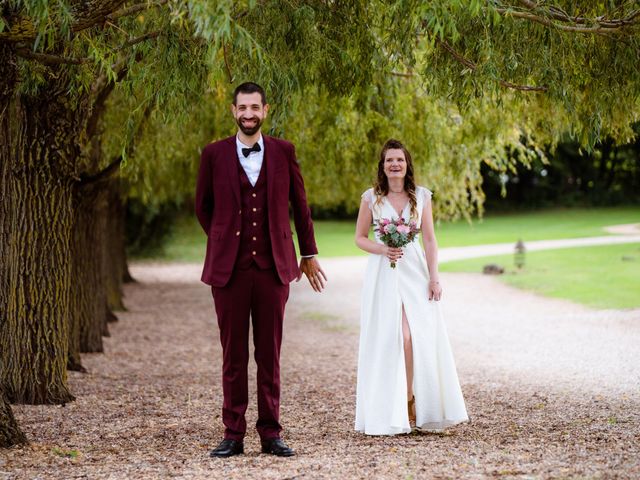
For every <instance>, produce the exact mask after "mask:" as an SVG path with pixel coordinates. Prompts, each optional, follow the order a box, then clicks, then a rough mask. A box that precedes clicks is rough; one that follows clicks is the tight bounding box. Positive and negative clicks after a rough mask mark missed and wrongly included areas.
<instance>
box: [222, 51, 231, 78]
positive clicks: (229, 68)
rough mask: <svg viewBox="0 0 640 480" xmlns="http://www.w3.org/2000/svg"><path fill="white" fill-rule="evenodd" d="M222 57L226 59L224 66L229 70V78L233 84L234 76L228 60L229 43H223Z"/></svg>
mask: <svg viewBox="0 0 640 480" xmlns="http://www.w3.org/2000/svg"><path fill="white" fill-rule="evenodd" d="M222 57H223V58H224V66H225V69H226V70H227V76H228V77H229V83H233V74H232V73H231V67H230V66H229V60H228V59H227V42H225V41H223V42H222Z"/></svg>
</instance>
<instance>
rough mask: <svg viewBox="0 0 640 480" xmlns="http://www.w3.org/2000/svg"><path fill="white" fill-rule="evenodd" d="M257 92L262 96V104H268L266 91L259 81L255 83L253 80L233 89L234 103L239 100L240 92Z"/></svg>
mask: <svg viewBox="0 0 640 480" xmlns="http://www.w3.org/2000/svg"><path fill="white" fill-rule="evenodd" d="M256 92H258V93H259V94H260V96H261V97H262V105H266V104H267V95H266V94H265V93H264V88H262V87H261V86H260V85H258V84H257V83H253V82H245V83H241V84H240V85H238V86H237V87H236V89H235V90H234V91H233V104H234V105H236V102H237V101H238V94H239V93H256Z"/></svg>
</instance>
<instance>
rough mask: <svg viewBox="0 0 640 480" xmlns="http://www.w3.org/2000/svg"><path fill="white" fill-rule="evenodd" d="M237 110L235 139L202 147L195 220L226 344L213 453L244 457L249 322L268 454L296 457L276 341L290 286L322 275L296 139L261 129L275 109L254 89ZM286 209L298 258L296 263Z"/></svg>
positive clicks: (318, 280)
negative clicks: (283, 416) (203, 237)
mask: <svg viewBox="0 0 640 480" xmlns="http://www.w3.org/2000/svg"><path fill="white" fill-rule="evenodd" d="M231 109H232V112H233V115H234V117H235V119H236V123H237V124H238V133H237V134H236V135H234V136H232V137H229V138H226V139H224V140H220V141H218V142H214V143H211V144H209V145H207V146H206V147H205V148H204V150H203V151H202V157H201V161H200V171H199V173H198V182H197V186H196V205H195V208H196V215H197V217H198V220H199V221H200V225H202V228H203V229H204V231H205V233H206V234H207V252H206V257H205V262H204V270H203V272H202V281H203V282H204V283H206V284H208V285H211V292H212V294H213V299H214V304H215V309H216V314H217V317H218V326H219V327H220V341H221V343H222V352H223V362H222V370H223V372H222V388H223V393H224V404H223V406H222V421H223V423H224V426H225V432H224V439H223V440H222V442H221V443H220V445H219V446H218V447H217V448H216V449H214V450H213V451H212V452H211V456H213V457H230V456H232V455H237V454H240V453H243V452H244V444H243V439H244V435H245V433H246V428H247V424H246V420H245V411H246V409H247V404H248V388H247V383H248V380H247V365H248V362H249V345H248V343H249V318H251V322H252V325H253V342H254V346H255V360H256V364H257V366H258V369H257V380H258V422H257V424H256V427H257V430H258V434H259V435H260V440H261V444H262V453H270V454H273V455H278V456H285V457H288V456H292V455H294V452H293V450H291V449H290V448H289V447H287V445H286V444H285V443H284V442H283V441H282V439H281V438H280V432H281V430H282V427H281V426H280V423H279V417H280V345H281V342H282V322H283V318H284V307H285V303H286V301H287V299H288V297H289V283H290V282H291V281H292V280H293V279H296V280H300V278H301V276H302V273H304V274H305V275H306V276H307V278H308V279H309V282H310V283H311V286H312V287H313V289H314V290H316V291H317V292H320V291H322V289H323V288H324V284H325V282H326V276H325V274H324V272H323V271H322V269H321V268H320V265H319V264H318V261H317V259H316V258H315V255H316V254H317V253H318V251H317V248H316V243H315V238H314V234H313V224H312V222H311V215H310V212H309V207H308V206H307V199H306V195H305V191H304V182H303V180H302V176H301V174H300V167H299V166H298V163H297V161H296V156H295V150H294V147H293V145H292V144H291V143H289V142H286V141H284V140H280V139H277V138H273V137H268V136H266V135H262V134H261V133H260V127H261V125H262V122H263V120H264V119H265V118H266V116H267V112H268V110H269V105H268V104H267V103H266V99H265V92H264V90H263V89H262V87H260V86H259V85H257V84H255V83H243V84H242V85H239V86H238V87H237V88H236V90H235V92H234V95H233V105H232V108H231ZM289 203H291V206H292V209H293V217H294V222H295V227H296V232H297V235H298V245H299V247H300V255H301V257H302V259H301V261H300V266H299V267H298V263H297V261H296V253H295V249H294V246H293V239H292V232H291V226H290V223H289Z"/></svg>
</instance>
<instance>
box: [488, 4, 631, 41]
mask: <svg viewBox="0 0 640 480" xmlns="http://www.w3.org/2000/svg"><path fill="white" fill-rule="evenodd" d="M519 3H520V4H521V5H522V6H523V7H524V8H525V9H527V11H526V12H522V11H519V10H513V9H512V8H505V7H497V8H496V11H497V12H498V13H499V14H501V15H504V16H510V17H514V18H522V19H525V20H528V21H531V22H535V23H539V24H541V25H545V26H547V27H553V28H557V29H558V30H561V31H564V32H573V33H583V34H595V35H607V34H611V33H623V32H624V31H623V29H625V28H626V27H632V26H634V25H638V24H640V10H633V11H632V12H631V13H630V14H629V15H627V16H626V17H624V18H617V19H611V20H606V17H605V16H600V17H596V18H591V19H590V18H586V17H572V16H570V15H568V14H567V13H566V12H564V11H562V10H561V9H559V8H557V7H549V9H548V10H547V11H546V12H544V13H545V14H546V15H547V16H543V15H538V14H536V13H533V12H535V11H538V10H540V9H541V8H542V7H540V6H539V5H538V4H537V3H536V2H534V1H532V0H519ZM554 20H557V22H556V21H554ZM558 22H561V23H558ZM567 23H570V24H572V25H566V24H567ZM589 25H592V26H589Z"/></svg>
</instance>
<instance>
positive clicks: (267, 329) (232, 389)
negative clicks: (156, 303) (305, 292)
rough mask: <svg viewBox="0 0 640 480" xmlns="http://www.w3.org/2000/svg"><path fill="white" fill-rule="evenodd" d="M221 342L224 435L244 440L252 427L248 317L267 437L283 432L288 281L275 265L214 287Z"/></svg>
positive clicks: (262, 434) (261, 426)
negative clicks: (249, 422) (282, 367)
mask: <svg viewBox="0 0 640 480" xmlns="http://www.w3.org/2000/svg"><path fill="white" fill-rule="evenodd" d="M211 291H212V294H213V300H214V304H215V307H216V314H217V316H218V326H219V327H220V342H221V343H222V355H223V358H222V391H223V395H224V402H223V405H222V422H223V423H224V426H225V431H224V438H228V439H232V440H242V439H243V438H244V435H245V433H246V431H247V422H246V420H245V412H246V410H247V404H248V402H249V392H248V378H247V366H248V363H249V318H251V323H252V326H253V345H254V347H255V360H256V364H257V366H258V368H257V380H258V382H257V383H258V422H257V423H256V428H257V430H258V434H259V435H260V438H261V439H263V440H265V439H269V438H276V437H279V436H280V431H281V430H282V427H281V426H280V421H279V420H280V345H281V344H282V323H283V319H284V307H285V304H286V302H287V299H288V298H289V285H283V284H282V283H281V282H280V280H279V278H278V274H277V273H276V271H275V269H273V268H271V269H268V270H260V269H258V268H257V267H256V266H255V265H253V266H252V267H250V268H248V269H246V270H239V269H237V270H235V271H234V272H233V275H232V276H231V279H230V280H229V283H228V284H227V285H226V286H224V287H221V288H220V287H211Z"/></svg>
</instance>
